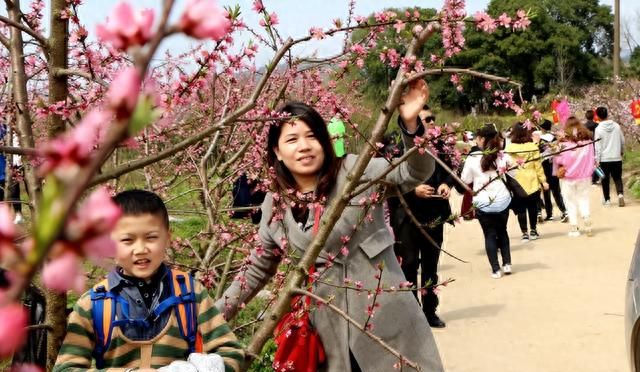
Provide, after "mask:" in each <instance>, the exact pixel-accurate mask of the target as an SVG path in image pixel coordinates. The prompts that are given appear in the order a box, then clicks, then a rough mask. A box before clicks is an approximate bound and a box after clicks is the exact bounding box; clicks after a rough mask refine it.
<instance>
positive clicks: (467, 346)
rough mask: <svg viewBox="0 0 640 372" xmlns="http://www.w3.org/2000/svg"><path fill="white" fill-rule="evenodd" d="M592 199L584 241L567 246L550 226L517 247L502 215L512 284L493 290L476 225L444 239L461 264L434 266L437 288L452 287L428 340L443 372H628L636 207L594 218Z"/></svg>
mask: <svg viewBox="0 0 640 372" xmlns="http://www.w3.org/2000/svg"><path fill="white" fill-rule="evenodd" d="M600 198H601V192H600V188H596V187H593V188H592V190H591V207H592V215H593V221H594V232H595V236H593V237H591V238H588V237H586V236H581V237H579V238H569V237H568V236H567V231H568V225H567V224H563V223H560V222H559V221H552V222H546V223H544V224H542V225H541V226H540V227H539V229H538V231H539V232H540V234H541V239H540V240H537V241H535V242H529V243H526V244H523V243H521V242H520V233H519V228H518V227H517V221H516V219H515V216H514V215H513V214H511V216H510V218H509V232H510V237H511V252H512V260H513V270H514V274H513V275H511V276H506V277H503V278H501V279H497V280H496V279H492V278H491V277H490V273H491V270H490V267H489V263H488V261H487V258H486V254H485V252H484V241H483V237H482V231H481V229H480V226H479V224H478V223H477V221H472V222H464V223H462V224H461V225H458V226H456V227H455V228H450V229H449V231H448V232H447V235H446V238H445V248H448V249H450V250H451V251H452V252H454V253H455V254H456V255H458V256H460V257H461V258H463V259H465V260H466V261H469V263H468V264H464V263H460V262H458V261H455V260H453V259H452V258H450V257H448V256H445V255H443V256H442V257H441V263H440V278H441V279H445V278H448V277H453V278H455V279H456V281H455V282H454V283H452V284H450V285H449V286H448V287H446V288H444V289H443V290H442V292H441V305H440V308H439V312H440V315H441V317H442V319H443V320H444V321H445V322H446V323H447V328H445V329H444V330H436V331H435V332H434V334H435V337H436V340H437V343H438V347H439V349H440V354H441V356H442V359H443V362H444V365H445V368H446V371H448V372H465V371H469V372H493V371H508V372H510V371H520V372H527V371H531V372H541V371H543V372H553V371H581V372H588V371H593V372H617V371H621V372H627V371H628V370H629V367H628V363H627V355H626V353H625V340H624V316H623V315H624V289H625V281H626V280H627V272H628V269H629V262H630V260H631V254H632V252H633V245H634V243H635V239H636V236H637V234H638V230H639V228H640V202H637V201H636V202H634V201H630V200H627V206H626V207H624V208H618V207H617V206H612V207H610V208H604V207H603V206H602V205H601V204H600ZM613 201H614V202H615V201H616V200H615V198H614V200H613ZM452 204H454V207H455V206H456V205H457V200H454V201H453V202H452ZM454 210H459V209H454ZM556 213H558V212H557V210H556Z"/></svg>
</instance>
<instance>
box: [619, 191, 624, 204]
mask: <svg viewBox="0 0 640 372" xmlns="http://www.w3.org/2000/svg"><path fill="white" fill-rule="evenodd" d="M618 207H624V195H622V194H618Z"/></svg>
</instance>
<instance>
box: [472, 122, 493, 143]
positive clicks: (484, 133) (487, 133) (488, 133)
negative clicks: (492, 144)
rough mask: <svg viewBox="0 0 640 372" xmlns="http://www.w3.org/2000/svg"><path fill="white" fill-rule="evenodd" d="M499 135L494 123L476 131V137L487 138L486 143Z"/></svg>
mask: <svg viewBox="0 0 640 372" xmlns="http://www.w3.org/2000/svg"><path fill="white" fill-rule="evenodd" d="M497 134H498V128H496V125H495V124H493V123H487V124H485V125H483V126H482V127H481V128H480V129H478V130H477V131H476V137H482V138H485V140H486V141H488V140H490V139H491V138H493V137H495V136H496V135H497Z"/></svg>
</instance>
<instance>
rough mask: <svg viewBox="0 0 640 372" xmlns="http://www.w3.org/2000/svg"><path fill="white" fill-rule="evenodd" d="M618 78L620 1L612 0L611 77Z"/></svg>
mask: <svg viewBox="0 0 640 372" xmlns="http://www.w3.org/2000/svg"><path fill="white" fill-rule="evenodd" d="M619 76H620V0H614V14H613V77H614V79H615V78H618V77H619Z"/></svg>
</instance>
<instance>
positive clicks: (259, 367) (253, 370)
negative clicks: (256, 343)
mask: <svg viewBox="0 0 640 372" xmlns="http://www.w3.org/2000/svg"><path fill="white" fill-rule="evenodd" d="M275 353H276V344H275V342H274V341H273V339H269V340H268V341H267V342H266V343H265V344H264V347H263V348H262V352H261V353H260V357H259V358H257V359H256V360H254V361H253V363H252V364H251V367H249V372H271V371H273V367H272V365H273V356H274V354H275Z"/></svg>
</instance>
